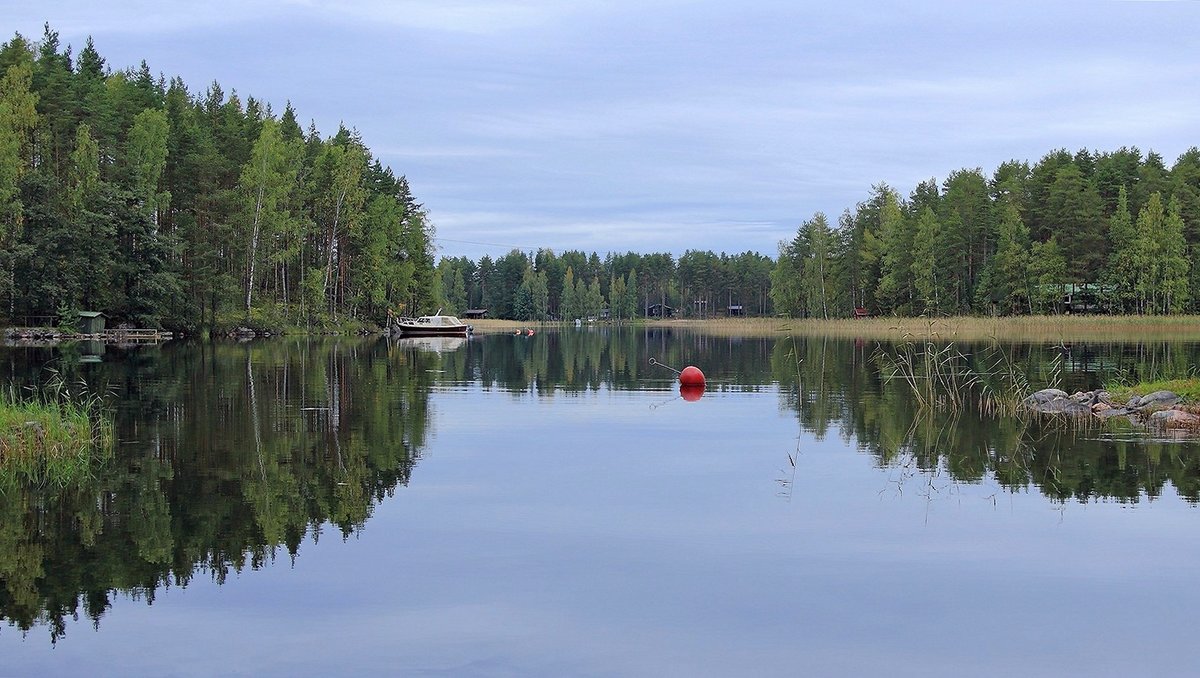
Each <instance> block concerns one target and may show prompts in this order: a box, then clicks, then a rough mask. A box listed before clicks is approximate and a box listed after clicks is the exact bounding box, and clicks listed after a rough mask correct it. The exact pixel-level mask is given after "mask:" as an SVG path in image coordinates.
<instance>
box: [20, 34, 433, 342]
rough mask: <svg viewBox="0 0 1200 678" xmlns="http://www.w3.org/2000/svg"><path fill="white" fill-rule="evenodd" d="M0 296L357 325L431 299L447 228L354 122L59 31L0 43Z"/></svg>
mask: <svg viewBox="0 0 1200 678" xmlns="http://www.w3.org/2000/svg"><path fill="white" fill-rule="evenodd" d="M0 74H2V82H0V300H3V306H2V308H0V315H3V316H4V317H6V318H7V320H8V321H9V322H10V323H12V324H47V323H50V324H52V323H54V322H56V321H57V320H58V319H62V320H63V321H64V322H70V321H71V320H72V319H73V318H74V317H75V314H76V313H77V311H78V310H80V309H92V310H100V311H103V312H105V313H106V314H108V315H109V317H110V318H112V319H113V320H114V321H121V322H128V323H130V324H132V325H134V326H137V327H155V328H158V327H166V328H172V329H179V330H186V331H203V330H220V329H223V328H228V327H231V326H234V325H250V326H252V327H318V328H323V327H330V326H337V327H345V326H347V325H348V324H350V325H352V324H353V323H355V322H356V321H358V322H364V323H365V322H372V321H376V320H377V319H380V318H383V317H384V316H385V315H386V313H387V311H388V310H389V309H394V310H397V311H400V312H416V311H417V310H419V309H423V308H424V307H425V306H427V305H428V304H430V303H432V302H431V290H432V284H433V271H434V245H433V229H432V226H431V223H430V221H429V220H428V217H427V214H426V212H425V210H424V209H423V208H422V206H421V204H420V203H418V202H417V201H416V198H415V197H414V196H413V195H412V194H411V192H410V190H409V186H408V182H407V181H406V179H405V178H404V177H403V176H399V177H397V176H396V175H395V174H393V172H392V170H391V169H390V168H387V167H385V166H383V165H382V163H381V162H380V161H379V160H378V159H377V158H374V157H373V156H372V155H371V153H370V151H369V150H368V149H367V147H366V146H365V145H364V143H363V141H362V139H361V138H360V137H359V135H358V134H357V133H356V132H355V131H353V130H348V129H346V128H344V127H342V128H340V129H339V130H338V131H337V133H336V134H334V135H332V136H329V137H323V136H321V134H320V133H319V132H318V130H317V129H316V126H315V124H310V125H309V126H308V128H307V129H304V128H302V127H301V125H300V123H299V120H298V117H297V113H296V111H294V110H293V109H292V107H291V105H290V104H289V105H287V106H286V107H285V109H284V110H283V112H282V113H281V114H278V115H277V114H276V113H275V112H274V111H273V110H272V108H271V106H270V105H269V104H266V103H263V102H260V101H258V100H256V99H254V98H253V97H246V98H245V100H243V99H242V98H241V97H239V96H238V95H237V93H236V92H235V91H234V92H231V93H229V94H226V93H225V90H224V89H223V88H222V87H221V85H220V84H218V83H217V82H215V81H214V82H213V83H212V84H211V85H209V86H208V88H207V89H206V90H204V91H203V92H198V93H193V92H192V91H191V90H189V89H188V87H187V86H186V85H185V84H184V82H183V81H182V80H181V79H180V78H173V79H171V80H170V81H169V82H168V81H166V80H165V79H164V78H163V77H162V76H158V77H155V76H154V75H153V74H152V73H151V71H150V68H149V66H148V65H147V64H146V63H145V62H144V61H143V62H142V64H141V65H140V67H139V68H135V69H128V70H116V71H114V70H112V69H110V68H109V67H108V66H107V65H106V63H105V60H104V58H103V57H101V56H100V54H99V52H98V51H97V50H96V48H95V46H94V45H93V43H92V41H91V39H89V40H88V41H87V44H86V45H84V47H83V48H82V49H81V50H79V53H78V54H73V53H72V49H71V48H70V47H69V46H68V47H63V46H62V45H60V41H59V38H58V34H57V33H55V32H54V31H52V30H51V29H50V27H49V26H48V25H47V27H46V29H45V34H44V35H43V36H42V39H41V40H40V41H38V42H36V43H32V42H30V41H28V40H26V39H25V38H24V37H22V36H21V35H20V34H17V35H16V36H15V37H13V38H12V39H11V40H9V41H8V42H6V43H4V45H3V47H0Z"/></svg>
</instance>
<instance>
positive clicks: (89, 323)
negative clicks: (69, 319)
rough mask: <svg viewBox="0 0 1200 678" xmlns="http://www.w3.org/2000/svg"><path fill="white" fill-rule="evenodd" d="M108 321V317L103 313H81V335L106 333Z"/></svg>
mask: <svg viewBox="0 0 1200 678" xmlns="http://www.w3.org/2000/svg"><path fill="white" fill-rule="evenodd" d="M107 321H108V316H107V315H106V314H104V313H103V312H101V311H80V312H79V332H80V333H81V334H100V333H101V332H103V331H104V326H105V324H106V323H107Z"/></svg>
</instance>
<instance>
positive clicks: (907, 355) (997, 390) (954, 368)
mask: <svg viewBox="0 0 1200 678" xmlns="http://www.w3.org/2000/svg"><path fill="white" fill-rule="evenodd" d="M899 339H900V341H898V342H884V343H880V344H879V345H878V346H877V347H876V349H875V354H874V355H875V359H876V361H877V363H878V364H879V366H880V370H881V373H882V375H883V377H884V379H885V380H887V381H899V382H901V383H903V384H905V385H907V386H908V389H909V390H910V391H911V392H912V395H913V397H914V399H915V400H916V402H917V405H918V407H919V408H920V409H923V410H934V409H939V410H948V411H951V412H956V413H957V412H962V411H964V410H966V409H968V408H974V409H977V410H978V411H980V412H981V413H985V414H993V415H1003V416H1012V415H1016V414H1018V413H1020V412H1022V411H1023V410H1024V408H1023V407H1022V401H1023V400H1024V398H1025V396H1026V395H1027V394H1028V393H1029V392H1030V388H1029V383H1028V380H1027V379H1026V378H1025V375H1024V374H1023V373H1022V371H1021V370H1020V369H1018V368H1017V365H1016V363H1015V362H1014V361H1013V360H1012V359H1011V357H1010V356H1009V355H1008V352H1007V351H1006V350H1005V349H1004V346H1003V344H1002V343H1001V342H1000V341H999V340H997V339H996V338H995V337H994V336H992V337H989V342H988V344H987V345H986V346H985V347H984V348H983V349H982V350H977V351H976V359H975V361H974V363H975V364H979V363H982V368H978V369H977V368H975V367H972V363H973V361H972V359H971V357H970V356H969V355H968V354H967V353H964V352H963V351H962V350H961V349H960V348H959V346H958V344H957V343H956V342H955V341H953V340H946V339H943V338H942V337H941V336H940V333H939V332H938V330H937V327H936V321H934V320H929V321H927V324H926V325H925V326H924V327H923V328H919V329H917V330H916V331H915V332H914V331H908V332H906V333H905V334H904V335H902V336H901V337H900V338H899Z"/></svg>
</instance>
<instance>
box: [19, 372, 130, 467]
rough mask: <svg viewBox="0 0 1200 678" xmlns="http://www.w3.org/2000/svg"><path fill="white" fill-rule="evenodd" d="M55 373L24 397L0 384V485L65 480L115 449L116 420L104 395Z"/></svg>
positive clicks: (93, 464) (93, 465)
mask: <svg viewBox="0 0 1200 678" xmlns="http://www.w3.org/2000/svg"><path fill="white" fill-rule="evenodd" d="M56 377H57V375H55V376H54V377H52V378H51V380H50V382H49V383H48V385H47V386H46V387H45V388H43V389H42V390H39V391H36V392H32V393H31V394H29V395H27V396H25V397H22V396H21V395H19V394H18V393H17V392H16V391H15V390H14V389H13V388H11V387H10V388H9V389H7V390H0V487H2V486H4V485H11V484H12V483H14V482H31V483H35V484H51V483H52V484H58V485H66V484H69V483H71V482H73V481H75V480H78V479H80V478H81V477H84V476H86V475H88V474H90V473H91V472H92V470H93V469H94V468H95V466H96V464H97V463H98V462H99V461H101V460H103V459H104V458H106V457H108V456H109V455H111V453H112V447H113V438H114V434H113V423H112V420H111V418H110V417H108V416H106V415H105V414H104V412H103V408H102V399H101V398H100V397H99V396H97V395H95V394H88V393H86V390H84V389H81V388H80V387H79V385H78V384H77V385H75V387H74V388H72V387H71V386H69V385H67V384H64V383H63V382H62V381H61V379H57V378H56Z"/></svg>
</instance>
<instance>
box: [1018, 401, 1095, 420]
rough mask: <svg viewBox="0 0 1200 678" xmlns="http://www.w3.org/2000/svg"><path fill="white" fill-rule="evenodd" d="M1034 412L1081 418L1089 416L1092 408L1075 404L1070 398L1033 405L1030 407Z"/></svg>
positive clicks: (1082, 404)
mask: <svg viewBox="0 0 1200 678" xmlns="http://www.w3.org/2000/svg"><path fill="white" fill-rule="evenodd" d="M1030 408H1031V409H1032V410H1033V411H1034V412H1041V413H1042V414H1067V415H1072V416H1082V415H1085V414H1091V413H1092V408H1091V407H1089V406H1087V405H1086V404H1084V403H1077V402H1075V401H1074V400H1071V399H1070V398H1055V399H1054V400H1050V401H1048V402H1044V403H1035V404H1033V405H1031V406H1030Z"/></svg>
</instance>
